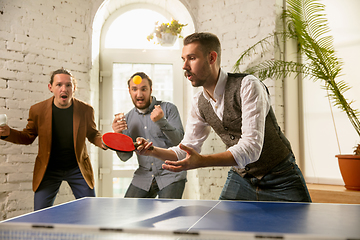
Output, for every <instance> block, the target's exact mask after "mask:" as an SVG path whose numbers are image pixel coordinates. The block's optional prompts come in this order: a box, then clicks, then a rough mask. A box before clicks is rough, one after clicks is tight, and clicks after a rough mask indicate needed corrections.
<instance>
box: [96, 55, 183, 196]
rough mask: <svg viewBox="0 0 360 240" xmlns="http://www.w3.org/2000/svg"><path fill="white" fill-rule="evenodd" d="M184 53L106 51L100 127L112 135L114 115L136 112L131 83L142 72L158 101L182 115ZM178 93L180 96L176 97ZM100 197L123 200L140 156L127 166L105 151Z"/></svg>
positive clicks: (112, 152) (101, 87) (103, 58)
mask: <svg viewBox="0 0 360 240" xmlns="http://www.w3.org/2000/svg"><path fill="white" fill-rule="evenodd" d="M181 64H182V61H181V58H180V50H171V51H169V50H146V51H143V50H134V49H131V50H126V49H104V50H103V51H102V53H101V58H100V76H101V79H102V80H101V83H100V125H101V126H100V127H101V131H102V133H105V132H112V131H113V130H112V128H111V124H112V121H113V119H114V114H116V113H119V112H124V113H127V112H128V111H129V110H130V109H132V108H133V107H134V106H133V103H132V101H131V98H130V95H129V92H128V87H127V80H128V79H129V78H130V76H131V75H133V74H134V73H136V72H138V71H142V72H145V73H146V74H147V75H148V76H149V77H150V78H151V79H152V80H153V93H152V95H153V96H155V97H156V98H157V99H158V100H163V101H170V102H173V103H174V104H175V105H176V106H177V107H178V110H179V112H180V115H182V112H183V101H182V96H183V92H182V91H183V90H182V89H183V79H184V78H183V73H182V69H181ZM175 90H176V94H175ZM99 167H100V174H99V178H100V179H99V183H100V184H99V186H100V188H99V191H98V195H99V196H103V197H113V196H114V197H123V195H124V193H125V191H126V189H127V187H128V185H129V184H130V182H131V179H132V176H133V172H134V170H135V169H136V168H137V167H138V163H137V159H136V155H135V154H134V156H133V158H132V159H131V160H129V161H127V162H126V163H124V162H122V161H121V160H120V159H119V158H118V157H117V155H116V154H115V152H114V151H111V150H107V151H101V156H100V161H99Z"/></svg>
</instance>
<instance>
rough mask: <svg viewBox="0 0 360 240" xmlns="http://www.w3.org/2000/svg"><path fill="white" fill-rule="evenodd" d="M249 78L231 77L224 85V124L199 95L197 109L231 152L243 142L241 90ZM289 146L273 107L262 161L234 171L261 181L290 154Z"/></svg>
mask: <svg viewBox="0 0 360 240" xmlns="http://www.w3.org/2000/svg"><path fill="white" fill-rule="evenodd" d="M245 76H246V74H234V73H228V80H227V82H226V85H225V93H224V94H225V95H224V113H223V121H221V120H220V119H219V118H218V116H217V115H216V114H215V112H214V110H213V108H212V106H211V104H210V103H209V102H208V101H207V100H206V98H205V97H204V95H203V94H201V95H200V97H199V100H198V106H199V111H200V114H201V116H202V117H203V118H204V119H205V121H206V122H207V123H208V124H209V125H210V126H211V127H212V128H213V129H214V131H215V132H216V133H217V134H218V135H219V137H220V138H221V140H222V141H223V142H224V143H225V145H226V147H227V148H229V147H231V146H233V145H235V144H237V143H238V141H239V139H240V138H241V124H242V117H241V115H242V112H241V98H240V87H241V82H242V79H243V78H244V77H245ZM291 152H292V151H291V146H290V142H289V141H288V140H287V138H286V137H285V136H284V134H283V133H282V131H281V129H280V127H279V126H278V124H277V121H276V117H275V114H274V112H273V110H272V108H271V107H270V110H269V113H268V114H267V116H266V120H265V138H264V144H263V147H262V151H261V154H260V157H259V159H258V160H257V161H255V162H253V163H250V164H247V165H246V167H245V168H244V169H240V168H237V167H233V170H235V171H236V172H238V173H239V174H240V175H241V176H242V177H244V176H245V175H247V174H248V175H251V176H254V177H256V178H258V179H261V178H262V177H263V176H264V175H265V174H266V173H268V172H269V171H270V170H271V169H272V168H274V167H275V166H276V165H277V164H279V163H280V162H282V161H284V160H285V159H286V157H287V156H288V155H289V154H290V153H291Z"/></svg>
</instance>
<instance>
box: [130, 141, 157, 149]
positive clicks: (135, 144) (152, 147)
mask: <svg viewBox="0 0 360 240" xmlns="http://www.w3.org/2000/svg"><path fill="white" fill-rule="evenodd" d="M134 146H135V149H136V148H137V147H138V146H139V144H138V143H137V142H134ZM149 150H154V146H150V147H149Z"/></svg>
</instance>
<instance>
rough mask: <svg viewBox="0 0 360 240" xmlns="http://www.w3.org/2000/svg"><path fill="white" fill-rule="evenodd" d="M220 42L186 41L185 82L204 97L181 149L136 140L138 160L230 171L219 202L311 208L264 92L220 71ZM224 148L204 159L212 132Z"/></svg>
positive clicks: (249, 79)
mask: <svg viewBox="0 0 360 240" xmlns="http://www.w3.org/2000/svg"><path fill="white" fill-rule="evenodd" d="M220 54H221V46H220V41H219V39H218V38H217V36H216V35H214V34H211V33H194V34H191V35H189V36H187V37H186V38H185V39H184V47H183V50H182V59H183V61H184V65H183V69H184V71H185V76H186V77H187V79H188V80H189V81H190V82H191V84H192V86H193V87H199V86H202V87H203V91H202V92H199V93H197V94H196V95H195V96H194V97H193V101H192V109H191V112H190V116H189V118H188V121H187V125H186V130H185V136H184V139H183V140H182V141H181V143H180V144H179V146H177V147H172V148H169V149H163V148H157V147H155V148H154V149H153V150H148V149H149V147H150V146H151V145H152V143H151V142H150V143H149V142H147V141H146V140H145V139H143V138H139V139H138V143H141V146H140V147H138V152H139V154H143V155H151V156H153V157H156V158H159V159H163V160H164V161H165V164H163V168H164V169H167V170H170V171H174V172H178V171H184V170H190V169H196V168H201V167H214V166H232V168H231V170H230V171H229V175H228V178H227V181H226V183H225V185H224V188H223V191H222V193H221V195H220V199H223V200H251V201H296V202H311V198H310V195H309V193H308V189H307V187H306V183H305V181H304V177H303V175H302V173H301V171H300V169H299V168H298V166H297V165H296V163H295V157H294V155H293V153H292V150H291V146H290V143H289V141H288V140H287V139H286V137H285V136H284V134H283V133H282V132H281V130H280V128H279V126H278V125H277V122H276V117H275V115H274V113H273V110H272V107H271V105H270V96H269V93H268V91H267V88H266V86H265V85H264V84H263V83H261V82H260V81H259V80H258V79H257V78H255V77H254V76H252V75H246V74H231V73H228V74H227V73H226V72H224V71H223V70H221V68H220V57H221V56H220ZM211 127H212V128H213V129H214V130H215V132H216V133H217V134H218V135H219V136H220V138H221V139H222V141H223V142H224V143H225V144H226V146H227V150H226V151H225V152H221V153H216V154H210V155H201V154H199V153H200V152H201V147H202V144H203V143H204V141H205V140H206V138H207V137H208V135H209V133H210V128H211Z"/></svg>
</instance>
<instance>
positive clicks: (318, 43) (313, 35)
mask: <svg viewBox="0 0 360 240" xmlns="http://www.w3.org/2000/svg"><path fill="white" fill-rule="evenodd" d="M287 3H288V8H287V9H286V10H284V11H283V14H282V19H283V20H284V23H285V30H284V31H283V32H275V33H273V34H270V35H269V36H267V37H266V38H264V39H262V40H260V41H258V42H257V43H255V44H254V45H253V46H251V47H250V48H248V49H247V50H246V51H244V52H243V53H242V54H241V55H240V57H239V59H238V60H237V62H236V63H235V65H234V71H235V72H240V65H241V64H242V63H243V62H244V60H245V59H247V58H250V57H253V56H255V55H256V54H257V53H258V52H260V53H261V54H265V53H266V52H267V51H268V50H269V49H271V48H272V49H274V48H276V47H278V46H279V44H280V43H279V42H285V41H286V40H290V39H293V40H296V42H297V48H298V52H299V55H300V56H301V58H302V61H301V62H293V61H284V60H266V61H263V62H261V63H259V64H256V65H255V66H251V67H248V68H247V69H245V70H244V71H243V72H246V73H250V74H254V75H257V76H258V77H259V79H261V80H265V79H267V78H272V79H281V78H284V77H287V76H289V75H290V74H292V73H293V74H295V75H296V76H297V75H299V74H303V75H304V76H307V77H309V78H311V79H313V80H314V81H321V82H322V86H323V87H324V89H325V90H326V91H327V93H328V94H327V96H328V98H329V100H330V101H331V102H332V104H333V105H334V106H335V107H338V108H340V109H341V110H342V111H344V112H345V113H346V114H347V117H348V119H349V120H350V122H351V124H352V126H353V127H354V129H355V131H356V132H357V134H358V135H359V137H360V121H359V116H360V115H359V111H358V110H357V109H354V108H352V106H351V103H352V101H349V100H347V99H346V98H345V97H344V93H345V92H346V91H347V90H349V89H350V86H349V85H348V84H347V83H346V82H345V81H343V80H338V77H339V76H341V71H342V66H343V63H342V61H341V59H339V58H337V57H336V55H335V50H334V47H333V37H332V36H329V35H327V34H328V33H329V31H330V29H329V27H328V23H327V19H326V17H325V14H324V13H323V12H324V10H325V6H324V5H323V4H320V3H318V2H316V1H315V0H287ZM354 154H355V155H360V144H359V145H357V147H355V150H354Z"/></svg>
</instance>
